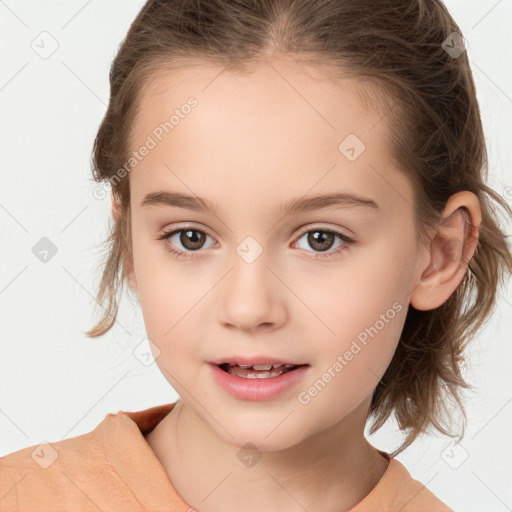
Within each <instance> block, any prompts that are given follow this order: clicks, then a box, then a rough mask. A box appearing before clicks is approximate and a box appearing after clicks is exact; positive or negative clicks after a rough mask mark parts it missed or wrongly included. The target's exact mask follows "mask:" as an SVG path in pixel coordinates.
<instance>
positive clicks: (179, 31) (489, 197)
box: [86, 0, 512, 455]
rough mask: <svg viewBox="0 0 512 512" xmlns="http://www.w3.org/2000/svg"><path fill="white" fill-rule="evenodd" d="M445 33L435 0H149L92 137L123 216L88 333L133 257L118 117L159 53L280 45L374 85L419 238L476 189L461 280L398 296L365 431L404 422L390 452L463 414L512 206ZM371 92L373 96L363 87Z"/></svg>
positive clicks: (504, 268)
mask: <svg viewBox="0 0 512 512" xmlns="http://www.w3.org/2000/svg"><path fill="white" fill-rule="evenodd" d="M453 33H456V34H459V35H460V34H461V31H460V29H459V27H458V26H457V24H456V23H455V21H454V20H453V19H452V17H451V16H450V14H449V13H448V11H447V9H446V7H445V6H444V5H443V4H442V3H441V1H439V0H410V1H405V0H381V1H379V2H374V1H371V0H250V1H249V0H236V1H231V0H180V1H179V2H178V1H166V0H150V1H149V2H147V3H146V4H145V5H144V7H143V8H142V10H141V11H140V13H139V14H138V16H137V18H136V19H135V20H134V22H133V23H132V25H131V27H130V29H129V31H128V34H127V36H126V38H125V40H124V41H123V43H122V45H121V47H120V48H119V52H118V54H117V56H116V58H115V60H114V62H113V64H112V67H111V70H110V88H111V92H110V102H109V105H108V110H107V112H106V115H105V117H104V119H103V121H102V124H101V126H100V128H99V131H98V134H97V136H96V140H95V144H94V151H93V167H94V179H95V180H96V181H97V182H102V181H105V182H109V183H110V184H111V185H112V193H113V200H114V201H116V202H117V204H118V205H119V209H120V211H121V217H120V218H119V220H115V222H114V225H113V228H112V231H111V233H110V236H109V237H108V239H107V240H106V243H107V244H108V246H109V251H108V257H107V258H106V261H105V262H104V270H103V275H102V278H101V283H100V286H99V290H98V296H97V300H98V303H99V304H100V305H103V304H106V307H105V308H103V309H104V310H105V312H104V314H103V316H102V318H101V319H100V321H99V322H98V323H97V324H96V325H95V326H94V328H92V329H91V330H90V331H88V332H87V333H86V334H87V335H88V336H89V337H97V336H101V335H103V334H105V333H106V332H107V331H108V330H109V329H110V328H111V327H112V325H113V324H114V322H115V321H116V315H117V311H118V294H119V293H120V292H122V289H123V285H124V282H125V278H126V276H127V272H128V271H129V269H130V268H131V265H132V259H131V233H130V188H129V176H128V177H125V178H124V179H120V178H119V176H120V175H121V176H122V177H124V175H125V174H126V173H121V174H120V173H119V170H120V169H121V168H122V167H123V165H124V164H125V162H127V161H128V159H129V152H130V127H131V126H132V124H133V122H134V120H135V118H136V115H137V100H138V99H139V98H140V95H141V92H142V91H143V88H144V86H145V84H147V83H148V81H149V80H151V79H152V78H154V76H155V73H158V71H159V70H160V69H162V68H165V67H166V66H167V67H168V66H169V63H170V62H176V63H179V62H180V61H181V62H186V61H191V62H193V61H194V60H197V59H202V60H205V59H206V60H208V61H210V62H215V63H218V64H221V65H224V66H230V67H231V68H237V69H241V70H244V69H247V67H248V66H249V65H250V64H254V63H257V62H258V61H264V60H265V59H266V58H268V57H269V56H271V55H276V54H279V53H281V54H288V55H292V56H293V57H294V58H296V59H297V60H299V59H304V60H306V59H309V60H310V61H311V62H313V63H320V62H321V63H325V64H328V65H330V66H332V67H333V69H339V70H340V71H341V72H342V73H345V75H346V73H351V74H352V75H353V76H355V77H357V78H360V79H362V80H363V82H364V83H365V84H369V85H370V86H371V85H372V84H373V85H375V86H376V87H375V88H374V92H375V91H376V92H378V93H379V94H378V96H377V100H378V101H379V102H381V105H380V107H379V108H382V105H388V106H389V105H390V106H391V108H389V109H388V110H387V114H385V116H386V122H388V123H389V125H390V126H391V127H392V130H390V132H391V134H392V135H391V137H392V140H391V141H390V142H391V146H392V151H393V153H394V156H395V159H396V161H397V162H398V164H399V166H400V168H402V169H403V171H404V172H407V175H408V176H409V177H410V178H411V180H412V183H413V184H414V189H415V214H416V225H417V234H418V240H421V241H425V240H426V238H425V237H426V233H427V231H426V229H427V227H428V226H432V225H434V226H435V225H436V223H437V222H439V220H440V218H441V217H440V215H441V212H442V211H443V208H444V206H445V204H446V202H447V200H448V198H449V197H450V196H451V195H452V194H454V193H456V192H458V191H462V190H469V191H471V192H473V193H474V194H476V196H477V197H478V199H479V200H480V203H481V209H482V224H481V226H480V232H479V240H478V245H477V250H476V252H475V254H474V256H473V258H472V259H471V261H470V262H469V264H468V269H467V272H466V275H465V277H464V278H463V281H462V282H461V283H460V285H459V286H458V288H457V289H456V291H455V292H454V293H453V294H452V295H451V296H450V297H449V299H448V300H447V301H446V302H445V303H444V304H443V305H441V306H440V307H438V308H436V309H434V310H430V311H419V310H416V309H414V308H413V307H412V306H410V305H409V310H408V313H407V318H406V321H405V326H404V329H403V332H402V335H401V338H400V341H399V343H398V347H397V350H396V352H395V354H394V357H393V359H392V361H391V363H390V365H389V367H388V369H387V370H386V372H385V374H384V375H383V377H382V379H381V381H380V382H379V383H378V385H377V387H376V389H375V391H374V394H373V398H372V403H371V408H370V414H369V418H373V420H374V422H373V425H372V427H371V433H373V432H375V431H376V430H378V429H379V428H380V427H381V426H382V425H383V424H384V422H385V421H386V420H387V418H388V417H389V416H390V414H391V413H392V412H394V414H395V417H396V419H397V422H398V425H399V426H400V428H401V429H402V430H403V431H404V432H406V433H407V435H406V437H405V440H404V441H403V443H402V444H401V445H400V447H399V448H398V449H397V450H395V451H394V452H393V455H396V454H398V453H400V452H401V451H402V450H403V449H404V448H406V447H407V446H409V445H410V444H411V443H412V442H413V441H414V439H415V438H416V437H417V436H418V435H419V434H420V433H422V432H426V431H427V427H429V426H430V425H433V426H434V427H435V428H437V429H438V430H439V431H441V432H442V433H444V434H446V435H452V434H451V433H450V432H449V430H447V428H446V427H445V426H444V421H443V420H444V419H445V416H446V413H447V412H448V410H449V409H448V406H447V402H446V399H454V400H455V402H454V403H455V404H456V405H458V406H459V407H460V409H461V411H462V413H463V416H464V422H465V421H466V416H465V411H464V407H463V404H462V402H461V399H460V396H459V390H460V388H471V386H470V385H469V384H467V383H466V382H465V381H464V379H463V378H462V376H461V372H460V367H461V363H463V351H464V348H465V346H466V344H467V343H468V341H469V340H470V339H471V338H472V337H473V336H474V334H475V333H476V331H477V330H478V329H479V328H480V327H481V326H482V324H483V323H484V322H485V321H486V319H487V318H488V317H489V315H490V314H491V312H492V310H493V308H494V306H495V301H496V296H497V291H498V287H499V286H500V284H501V282H502V281H503V278H504V276H505V272H507V273H510V272H512V255H511V252H510V249H509V247H508V246H507V241H506V236H505V234H504V233H503V231H501V230H500V227H499V225H498V219H497V210H496V206H498V205H499V206H501V207H502V208H503V209H504V210H505V211H506V212H507V213H508V214H509V215H512V210H511V209H510V207H509V206H508V204H507V203H506V202H505V200H504V199H503V198H502V197H501V196H500V195H499V194H497V193H496V192H495V191H493V190H492V189H491V188H489V187H488V186H486V185H485V181H486V179H487V153H486V147H485V141H484V134H483V129H482V123H481V119H480V113H479V107H478V103H477V99H476V93H475V85H474V82H473V77H472V73H471V70H470V67H469V62H468V57H467V54H466V53H465V52H462V54H460V55H453V54H450V53H449V52H448V51H445V49H444V48H446V45H443V44H442V43H443V41H445V40H447V38H448V37H449V36H450V35H451V34H453ZM452 41H453V39H452ZM455 41H456V40H455ZM451 46H452V47H453V46H454V45H453V44H451ZM363 82H361V83H363ZM362 92H363V89H362ZM365 98H366V99H367V100H368V99H369V98H371V95H369V94H367V95H366V96H365ZM370 101H371V102H372V103H374V105H373V106H374V107H376V108H377V107H378V105H377V102H376V100H375V97H374V99H373V100H370ZM386 108H387V107H386ZM471 299H472V300H471ZM102 307H103V306H102ZM449 411H450V412H452V411H451V410H449ZM448 416H449V414H448ZM464 428H465V427H463V429H462V435H461V436H460V437H462V436H463V435H464Z"/></svg>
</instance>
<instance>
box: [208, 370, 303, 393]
mask: <svg viewBox="0 0 512 512" xmlns="http://www.w3.org/2000/svg"><path fill="white" fill-rule="evenodd" d="M210 366H211V367H212V371H213V378H214V379H215V381H216V382H217V384H219V386H220V387H221V388H222V389H224V391H226V392H227V393H229V394H230V395H231V396H234V397H235V398H239V399H240V400H271V399H272V398H276V397H277V396H279V395H280V394H281V393H284V392H285V391H286V390H288V389H290V388H291V387H292V386H294V385H296V384H297V383H298V382H299V381H300V380H301V379H302V378H303V377H304V374H305V373H306V371H307V369H308V366H309V365H303V366H299V367H298V368H296V369H295V370H292V371H290V372H286V373H283V374H282V375H279V376H277V377H269V378H268V379H246V378H244V377H237V376H236V375H231V374H230V373H228V372H225V371H224V370H222V369H221V368H220V367H219V366H217V365H216V364H211V363H210Z"/></svg>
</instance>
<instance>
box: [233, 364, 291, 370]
mask: <svg viewBox="0 0 512 512" xmlns="http://www.w3.org/2000/svg"><path fill="white" fill-rule="evenodd" d="M229 366H240V368H252V369H253V370H270V369H271V368H279V367H280V366H284V367H285V368H292V367H293V366H294V365H293V364H284V365H282V364H254V365H250V364H236V363H229Z"/></svg>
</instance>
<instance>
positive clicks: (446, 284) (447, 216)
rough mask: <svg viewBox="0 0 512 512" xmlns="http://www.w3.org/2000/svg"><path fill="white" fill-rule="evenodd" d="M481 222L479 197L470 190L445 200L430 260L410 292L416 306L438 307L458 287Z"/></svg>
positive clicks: (432, 244) (474, 244)
mask: <svg viewBox="0 0 512 512" xmlns="http://www.w3.org/2000/svg"><path fill="white" fill-rule="evenodd" d="M481 222H482V213H481V209H480V201H479V200H478V198H477V197H476V195H475V194H473V193H472V192H469V191H463V192H457V193H456V194H454V195H453V196H451V197H450V199H449V200H448V202H447V203H446V206H445V209H444V211H443V215H442V221H441V223H440V225H438V226H437V230H436V234H435V235H434V238H433V239H432V240H431V244H430V251H429V256H430V263H429V265H428V266H427V268H425V269H422V270H421V269H420V270H421V271H422V273H421V276H420V279H419V283H418V284H417V286H416V287H415V288H414V290H413V291H412V293H411V298H410V303H411V306H413V307H414V308H415V309H418V310H423V311H426V310H430V309H435V308H437V307H439V306H441V305H442V304H444V302H446V300H447V299H448V298H449V297H450V295H451V294H452V293H453V292H454V291H455V290H456V288H457V287H458V285H459V284H460V282H461V281H462V279H463V278H464V275H465V274H466V271H467V268H468V265H469V262H470V260H471V258H472V257H473V254H474V253H475V250H476V247H477V244H478V230H479V227H480V224H481Z"/></svg>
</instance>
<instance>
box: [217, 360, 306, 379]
mask: <svg viewBox="0 0 512 512" xmlns="http://www.w3.org/2000/svg"><path fill="white" fill-rule="evenodd" d="M217 366H218V367H219V368H220V369H221V370H223V371H225V372H226V373H229V374H231V375H235V376H236V377H243V378H245V379H271V378H274V377H279V376H280V375H283V374H285V373H288V372H292V371H294V370H296V369H297V368H299V367H301V366H309V365H307V364H281V363H274V364H270V363H268V364H255V365H250V364H237V363H221V364H217Z"/></svg>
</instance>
